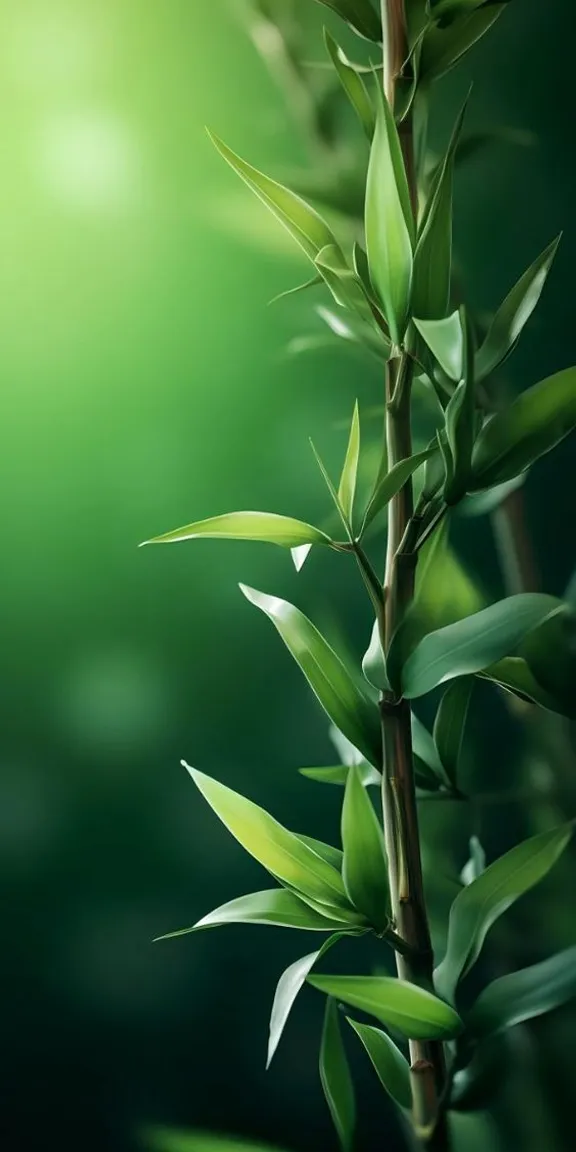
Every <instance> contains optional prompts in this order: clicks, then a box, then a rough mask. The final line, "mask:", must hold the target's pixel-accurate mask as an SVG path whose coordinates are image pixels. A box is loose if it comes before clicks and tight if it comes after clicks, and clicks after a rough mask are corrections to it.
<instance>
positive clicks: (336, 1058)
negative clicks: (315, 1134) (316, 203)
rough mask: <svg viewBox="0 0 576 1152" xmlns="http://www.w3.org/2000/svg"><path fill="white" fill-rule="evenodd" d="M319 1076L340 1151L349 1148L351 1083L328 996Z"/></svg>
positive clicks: (352, 1102)
mask: <svg viewBox="0 0 576 1152" xmlns="http://www.w3.org/2000/svg"><path fill="white" fill-rule="evenodd" d="M320 1079H321V1081H322V1088H323V1089H324V1095H325V1097H326V1103H327V1104H328V1107H329V1109H330V1115H331V1116H332V1122H333V1124H334V1127H335V1129H336V1131H337V1133H338V1139H339V1140H340V1144H341V1146H342V1149H343V1152H350V1150H351V1148H352V1141H353V1139H354V1128H355V1124H356V1103H355V1099H354V1086H353V1084H352V1077H351V1075H350V1069H349V1067H348V1061H347V1059H346V1053H345V1051H344V1045H343V1043H342V1036H341V1033H340V1025H339V1023H338V1008H337V1007H336V1005H335V1003H334V1001H333V1000H330V999H329V1000H328V1001H327V1002H326V1012H325V1015H324V1028H323V1030H322V1041H321V1044H320Z"/></svg>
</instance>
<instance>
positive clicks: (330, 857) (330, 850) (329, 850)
mask: <svg viewBox="0 0 576 1152" xmlns="http://www.w3.org/2000/svg"><path fill="white" fill-rule="evenodd" d="M294 835H295V836H296V837H297V839H298V840H301V841H302V843H303V844H306V845H307V846H308V848H311V849H312V851H313V852H315V853H316V855H317V856H321V857H322V859H323V860H326V862H327V863H328V864H331V865H332V867H333V868H336V869H337V870H338V872H341V871H342V859H343V853H342V850H341V849H340V848H334V847H333V845H332V844H324V842H323V841H322V840H315V839H314V837H313V836H303V835H302V833H301V832H298V833H296V832H295V833H294Z"/></svg>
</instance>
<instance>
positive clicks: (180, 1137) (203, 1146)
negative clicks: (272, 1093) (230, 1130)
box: [143, 1128, 280, 1152]
mask: <svg viewBox="0 0 576 1152" xmlns="http://www.w3.org/2000/svg"><path fill="white" fill-rule="evenodd" d="M143 1135H144V1139H145V1147H146V1148H148V1149H150V1152H280V1149H279V1148H278V1147H277V1146H276V1145H274V1147H272V1145H271V1144H261V1143H260V1142H259V1141H258V1142H257V1143H255V1142H254V1141H253V1140H249V1141H246V1140H237V1139H235V1138H234V1137H233V1136H215V1135H214V1134H213V1133H212V1132H185V1131H180V1130H179V1129H177V1128H152V1129H150V1130H148V1131H147V1132H145V1133H144V1134H143Z"/></svg>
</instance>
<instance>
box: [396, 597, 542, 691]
mask: <svg viewBox="0 0 576 1152" xmlns="http://www.w3.org/2000/svg"><path fill="white" fill-rule="evenodd" d="M557 607H558V601H557V600H556V599H555V598H554V597H553V596H545V595H543V594H542V593H538V592H521V593H519V594H518V595H517V596H508V597H507V598H506V599H505V600H499V601H498V602H497V603H496V604H491V605H490V607H489V608H483V609H482V610H481V611H480V612H475V613H474V615H473V616H467V617H466V618H465V619H464V620H458V621H457V622H456V623H455V624H449V625H448V626H447V627H446V628H439V629H438V630H437V631H436V632H430V633H429V634H428V635H427V636H425V637H424V639H423V640H421V641H420V643H419V644H417V646H416V647H415V649H414V651H413V652H412V653H411V654H410V655H409V656H408V659H407V660H406V663H405V664H404V667H403V669H402V691H403V694H404V695H405V696H406V697H408V698H409V699H413V698H414V697H416V696H423V695H424V694H425V693H426V692H431V691H432V689H433V688H436V687H437V686H438V685H439V684H443V683H444V682H445V681H446V680H454V679H455V678H456V677H457V676H466V675H469V674H470V673H473V672H481V671H483V670H484V669H486V668H488V667H489V666H490V665H491V664H494V663H495V661H497V660H501V659H502V657H503V656H508V655H510V654H511V653H512V652H513V651H514V649H515V648H517V647H518V645H519V644H520V642H521V641H522V640H523V639H524V637H525V636H526V634H527V633H528V632H529V631H530V629H531V628H535V627H536V626H537V625H538V624H540V623H541V622H542V620H543V619H544V618H545V617H546V616H547V615H549V613H550V612H552V611H554V610H555V609H556V608H557Z"/></svg>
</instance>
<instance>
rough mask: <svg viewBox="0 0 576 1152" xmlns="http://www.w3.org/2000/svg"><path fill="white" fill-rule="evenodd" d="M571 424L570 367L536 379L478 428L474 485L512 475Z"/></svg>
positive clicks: (574, 389) (574, 402) (574, 382)
mask: <svg viewBox="0 0 576 1152" xmlns="http://www.w3.org/2000/svg"><path fill="white" fill-rule="evenodd" d="M574 427H576V368H566V369H564V371H563V372H557V373H556V375H555V376H549V377H548V379H547V380H541V381H540V383H539V384H535V385H534V387H533V388H529V389H528V390H527V391H526V392H522V393H521V395H520V396H518V397H517V399H516V400H515V401H514V402H513V404H511V405H510V407H509V408H504V409H503V410H502V411H501V412H497V413H496V414H495V415H494V416H492V417H491V419H490V420H488V421H487V423H486V424H485V425H484V427H483V428H482V430H481V432H480V435H479V436H478V439H477V441H476V446H475V448H474V458H473V466H474V487H475V488H490V487H492V485H493V484H502V483H503V482H504V481H506V480H511V479H512V477H513V476H518V475H519V474H520V472H523V471H524V470H525V468H528V467H529V466H530V465H531V464H533V463H534V461H535V460H539V459H540V457H541V456H544V455H545V453H546V452H549V451H550V449H551V448H554V447H555V446H556V444H559V443H560V441H561V440H563V439H564V437H565V436H568V434H569V432H571V431H572V429H573V428H574Z"/></svg>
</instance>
